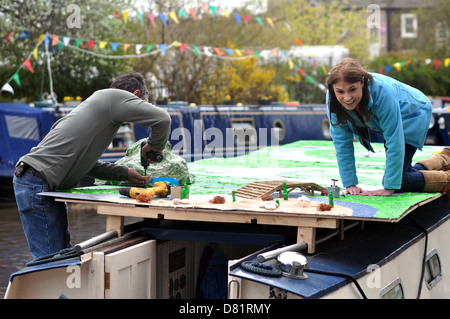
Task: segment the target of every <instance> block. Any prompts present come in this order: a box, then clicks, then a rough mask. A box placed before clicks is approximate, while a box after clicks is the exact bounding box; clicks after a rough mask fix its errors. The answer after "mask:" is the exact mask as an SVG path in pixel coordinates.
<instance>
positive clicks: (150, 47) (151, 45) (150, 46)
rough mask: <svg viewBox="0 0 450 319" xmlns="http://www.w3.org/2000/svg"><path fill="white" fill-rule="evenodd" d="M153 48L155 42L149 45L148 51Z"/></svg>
mask: <svg viewBox="0 0 450 319" xmlns="http://www.w3.org/2000/svg"><path fill="white" fill-rule="evenodd" d="M152 48H153V44H149V45H147V52H150V50H151V49H152Z"/></svg>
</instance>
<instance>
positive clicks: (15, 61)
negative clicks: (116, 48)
mask: <svg viewBox="0 0 450 319" xmlns="http://www.w3.org/2000/svg"><path fill="white" fill-rule="evenodd" d="M125 5H127V2H125V1H114V2H111V1H109V0H85V1H83V2H82V4H80V5H76V4H70V3H67V2H66V1H62V0H32V1H25V0H13V1H11V0H4V1H2V2H1V3H0V12H1V13H0V15H1V19H0V34H7V33H8V32H11V33H10V43H9V44H6V43H2V47H1V55H0V78H1V79H2V80H4V81H7V80H8V79H9V78H10V77H11V76H12V75H13V74H14V72H15V71H16V70H17V69H19V67H20V66H21V64H22V63H23V62H24V61H25V59H26V58H27V57H28V55H29V54H30V53H31V52H32V51H33V49H34V48H35V47H36V45H37V43H38V39H39V37H40V36H41V34H47V35H48V38H47V39H48V40H49V41H48V42H45V41H44V42H43V43H42V44H41V45H40V46H39V47H38V52H39V53H38V60H37V61H36V60H35V59H34V57H33V55H31V56H30V61H31V64H32V67H33V70H34V74H32V73H30V72H29V71H28V70H27V69H25V68H23V69H22V70H20V72H19V74H18V76H19V78H20V82H21V87H19V86H18V85H17V83H16V82H15V81H11V85H12V86H13V87H14V88H15V98H26V99H27V100H28V101H32V100H37V99H40V98H41V96H40V95H41V94H42V93H43V92H49V75H48V65H47V55H46V54H45V51H46V50H45V46H46V45H47V43H48V52H49V55H48V57H49V60H50V66H51V70H52V72H51V74H52V79H53V85H54V91H55V93H56V95H57V97H58V100H59V101H62V100H63V97H64V96H81V97H82V98H86V97H87V96H89V95H90V94H92V93H93V91H95V90H97V89H100V88H105V87H108V86H109V84H110V82H111V80H112V78H113V77H114V76H115V75H117V74H118V73H119V72H121V71H123V70H125V68H124V65H123V63H122V62H121V61H116V60H107V59H98V58H96V57H94V56H92V55H89V54H85V53H82V52H79V51H76V50H73V49H70V48H67V47H64V46H62V41H60V42H59V44H58V45H52V40H53V35H65V36H68V37H70V38H71V39H72V40H71V41H72V42H71V44H72V46H75V43H74V41H75V39H78V38H80V39H83V40H86V39H98V38H110V39H113V38H115V39H117V40H118V41H120V40H123V39H124V38H125V37H126V36H127V32H126V31H125V32H123V31H124V30H123V29H122V25H121V23H119V22H117V21H113V20H112V19H109V20H110V21H111V22H112V23H106V22H105V17H106V16H108V15H109V14H110V13H111V10H122V9H121V8H123V7H124V6H125ZM119 30H121V32H119ZM23 31H26V32H27V36H26V37H25V39H20V37H21V36H22V35H24V33H23ZM80 45H82V46H83V47H84V48H87V46H88V43H87V42H86V41H83V42H81V43H80Z"/></svg>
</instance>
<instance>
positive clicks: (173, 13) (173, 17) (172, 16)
mask: <svg viewBox="0 0 450 319" xmlns="http://www.w3.org/2000/svg"><path fill="white" fill-rule="evenodd" d="M169 16H170V17H171V18H172V20H173V21H175V23H176V24H180V22H179V21H178V18H177V15H176V13H175V12H174V11H172V12H170V13H169Z"/></svg>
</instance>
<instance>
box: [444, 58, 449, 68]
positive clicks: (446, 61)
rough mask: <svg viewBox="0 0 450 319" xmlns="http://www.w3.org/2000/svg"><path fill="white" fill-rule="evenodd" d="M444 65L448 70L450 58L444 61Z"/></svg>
mask: <svg viewBox="0 0 450 319" xmlns="http://www.w3.org/2000/svg"><path fill="white" fill-rule="evenodd" d="M444 65H445V67H446V68H447V67H448V66H449V65H450V58H446V59H445V60H444Z"/></svg>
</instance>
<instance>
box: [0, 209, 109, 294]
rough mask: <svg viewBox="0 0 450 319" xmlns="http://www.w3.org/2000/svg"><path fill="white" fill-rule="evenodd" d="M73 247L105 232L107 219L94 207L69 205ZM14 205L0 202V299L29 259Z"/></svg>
mask: <svg viewBox="0 0 450 319" xmlns="http://www.w3.org/2000/svg"><path fill="white" fill-rule="evenodd" d="M68 219H69V229H70V233H71V239H72V245H75V244H77V243H80V242H82V241H85V240H87V239H89V238H92V237H94V236H96V235H98V234H100V233H103V232H105V225H106V217H105V216H102V215H98V214H97V213H96V210H95V207H94V206H86V205H78V206H77V205H76V204H69V217H68ZM32 259H33V258H32V257H31V254H30V253H29V250H28V245H27V241H26V239H25V235H24V233H23V229H22V224H21V222H20V217H19V213H18V211H17V207H16V205H15V204H14V203H0V299H3V298H4V297H5V293H6V288H7V287H8V282H9V277H10V275H11V274H12V273H14V272H16V271H18V270H21V269H22V268H24V267H25V264H26V263H27V262H29V261H30V260H32Z"/></svg>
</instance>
